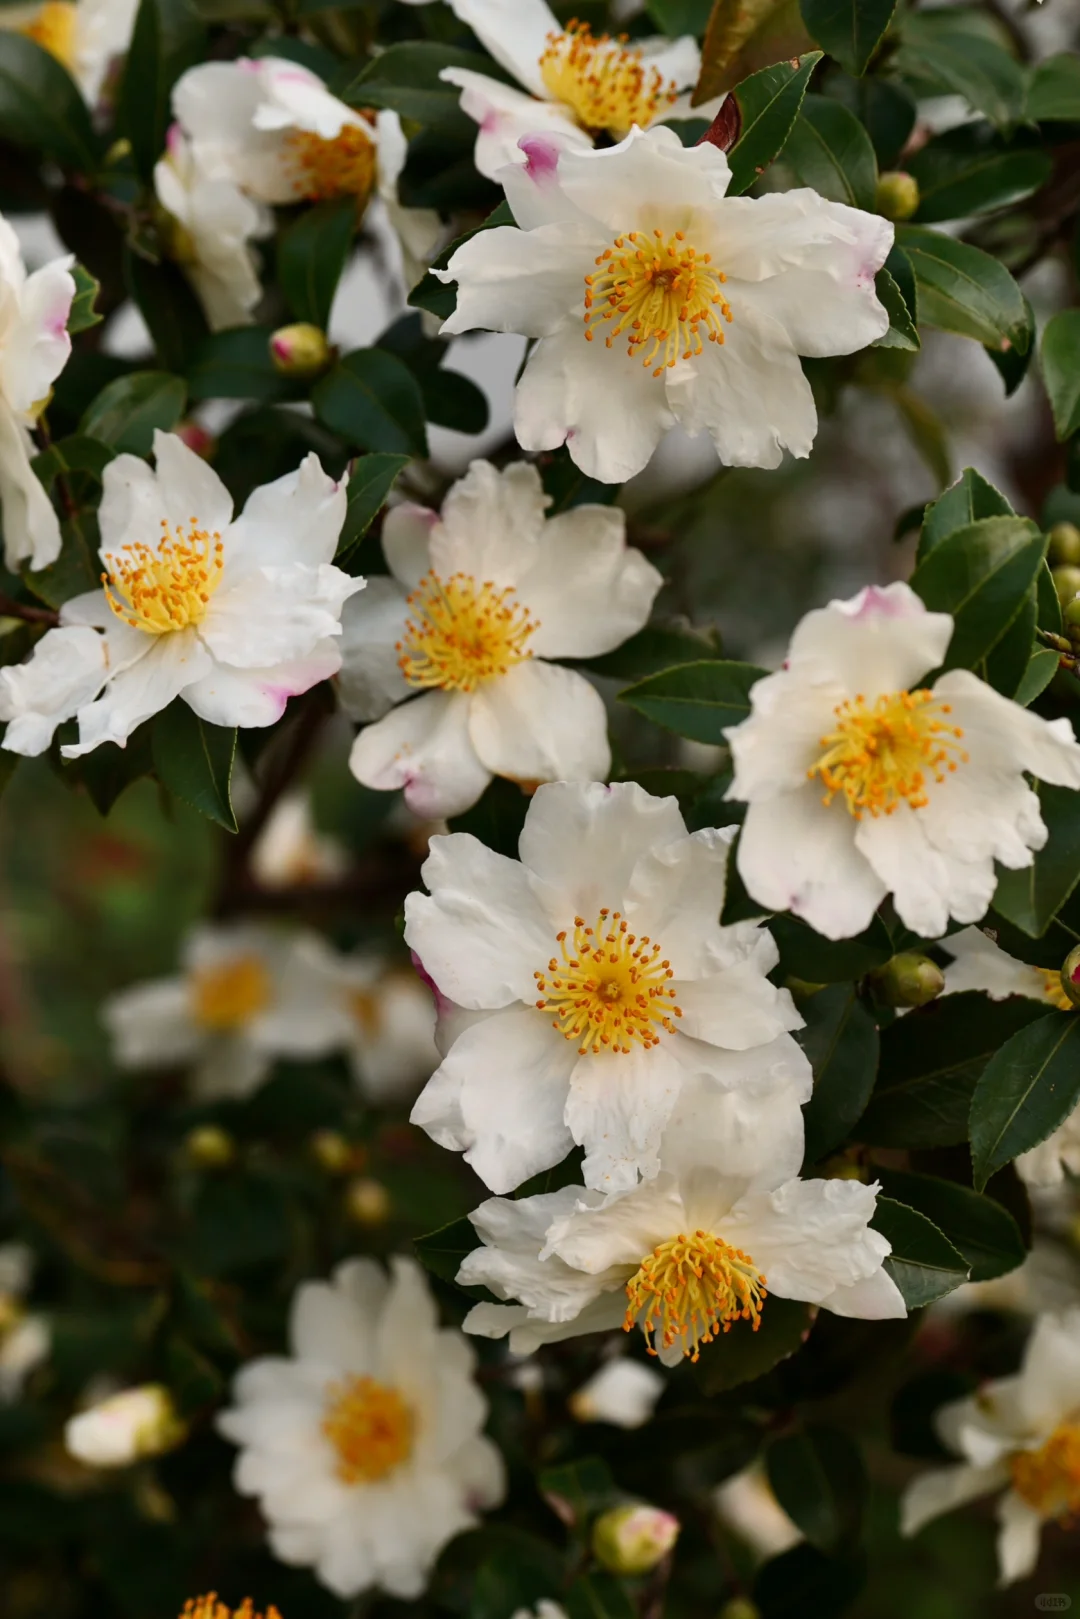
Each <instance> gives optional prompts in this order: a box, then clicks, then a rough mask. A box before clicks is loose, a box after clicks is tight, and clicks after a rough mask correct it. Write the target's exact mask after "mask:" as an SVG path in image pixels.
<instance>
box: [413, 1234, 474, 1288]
mask: <svg viewBox="0 0 1080 1619" xmlns="http://www.w3.org/2000/svg"><path fill="white" fill-rule="evenodd" d="M479 1246H480V1238H479V1237H478V1236H477V1234H476V1227H475V1226H474V1225H473V1223H472V1221H471V1220H470V1219H469V1218H468V1217H467V1216H466V1215H464V1214H463V1215H462V1216H461V1218H460V1219H459V1220H450V1221H448V1222H447V1224H446V1225H444V1226H440V1227H439V1229H438V1230H437V1231H429V1232H428V1233H427V1235H426V1236H424V1237H417V1238H416V1240H415V1241H414V1243H413V1251H414V1252H415V1254H416V1257H417V1259H418V1260H419V1261H420V1263H421V1265H423V1267H424V1269H425V1270H429V1271H430V1272H431V1274H432V1275H433V1276H438V1277H441V1279H442V1280H443V1281H444V1282H453V1283H454V1285H455V1286H456V1287H460V1283H459V1282H458V1280H457V1273H458V1271H459V1270H460V1269H461V1262H462V1260H463V1259H464V1258H465V1255H466V1254H471V1253H472V1251H473V1249H474V1248H479ZM461 1291H462V1292H463V1293H469V1294H470V1295H472V1296H473V1297H476V1298H485V1299H486V1298H488V1297H489V1294H488V1291H487V1289H486V1288H484V1287H479V1288H474V1287H465V1288H461Z"/></svg>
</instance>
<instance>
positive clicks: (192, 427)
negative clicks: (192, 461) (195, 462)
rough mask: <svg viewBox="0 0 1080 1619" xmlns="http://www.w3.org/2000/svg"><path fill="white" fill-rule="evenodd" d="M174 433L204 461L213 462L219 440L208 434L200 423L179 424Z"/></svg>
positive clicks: (186, 422)
mask: <svg viewBox="0 0 1080 1619" xmlns="http://www.w3.org/2000/svg"><path fill="white" fill-rule="evenodd" d="M173 432H174V433H175V434H176V436H177V438H178V439H179V440H180V442H181V443H182V444H186V445H187V447H188V449H189V450H191V451H192V452H193V453H194V454H195V455H197V456H199V458H200V459H201V460H203V461H209V460H211V459H212V457H213V456H214V454H215V452H216V450H217V439H216V438H215V437H214V435H213V433H208V432H207V431H206V428H205V427H200V426H199V423H198V422H193V421H183V422H178V423H177V425H176V426H175V427H174V428H173Z"/></svg>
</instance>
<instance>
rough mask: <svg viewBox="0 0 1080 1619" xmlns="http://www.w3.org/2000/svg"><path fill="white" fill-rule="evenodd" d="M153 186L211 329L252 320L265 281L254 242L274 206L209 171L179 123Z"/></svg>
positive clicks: (175, 252)
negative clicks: (194, 151) (204, 170)
mask: <svg viewBox="0 0 1080 1619" xmlns="http://www.w3.org/2000/svg"><path fill="white" fill-rule="evenodd" d="M154 191H155V193H156V195H157V200H158V202H159V203H160V204H161V206H162V208H163V209H164V210H165V216H166V217H165V219H164V222H163V235H164V238H165V242H166V245H167V247H168V251H169V252H170V254H171V256H172V257H173V258H174V259H175V260H176V262H177V263H178V264H179V265H180V266H181V268H182V269H183V271H184V274H185V275H186V276H187V278H188V280H189V281H190V282H191V285H192V286H193V288H194V289H195V293H196V295H197V297H198V299H199V302H200V303H201V304H202V306H203V311H204V313H205V315H206V319H207V322H208V324H209V326H210V329H211V331H214V332H219V331H224V330H225V329H226V327H229V326H247V325H250V323H251V320H252V310H253V309H254V308H255V305H256V304H257V303H258V302H259V299H260V298H261V297H262V286H261V284H260V282H259V268H258V261H257V259H256V257H255V254H254V253H253V252H252V250H251V247H250V246H249V243H250V242H251V240H252V238H254V237H257V236H266V235H268V234H269V232H270V231H271V230H272V228H273V221H272V219H271V218H270V216H269V210H268V209H266V208H265V207H264V206H260V205H259V204H258V203H256V202H253V201H252V200H251V198H250V197H246V196H245V195H244V193H243V192H242V191H241V190H240V189H239V187H238V186H236V185H234V184H233V182H232V181H231V180H226V179H221V178H211V177H210V176H209V175H207V174H204V173H203V171H202V170H201V169H200V167H199V165H198V164H197V163H196V161H195V157H194V154H193V152H192V149H191V143H190V141H188V140H187V138H186V137H185V135H184V132H183V130H182V129H181V128H180V126H179V124H173V126H172V128H171V129H170V130H169V134H168V140H167V145H166V152H165V156H164V157H163V158H162V159H161V160H160V162H158V163H156V164H155V166H154Z"/></svg>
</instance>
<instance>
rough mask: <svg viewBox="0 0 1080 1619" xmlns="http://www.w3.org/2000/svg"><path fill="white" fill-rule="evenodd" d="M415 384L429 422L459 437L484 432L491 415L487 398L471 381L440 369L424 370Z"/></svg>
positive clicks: (462, 375)
mask: <svg viewBox="0 0 1080 1619" xmlns="http://www.w3.org/2000/svg"><path fill="white" fill-rule="evenodd" d="M418 381H419V383H420V392H421V394H422V395H423V399H424V412H425V414H426V416H427V419H428V421H429V422H433V423H434V424H435V426H436V427H452V428H453V429H454V430H455V431H456V432H458V433H482V432H483V431H484V429H485V427H486V426H487V424H488V417H489V415H490V412H489V409H488V401H487V394H486V393H485V392H484V390H483V388H479V387H477V385H476V383H475V382H474V381H473V380H472V378H471V377H467V376H465V375H464V373H463V372H461V371H453V370H450V369H449V368H448V367H446V366H441V365H440V366H428V367H426V368H425V369H424V370H422V371H421V372H420V374H419V377H418Z"/></svg>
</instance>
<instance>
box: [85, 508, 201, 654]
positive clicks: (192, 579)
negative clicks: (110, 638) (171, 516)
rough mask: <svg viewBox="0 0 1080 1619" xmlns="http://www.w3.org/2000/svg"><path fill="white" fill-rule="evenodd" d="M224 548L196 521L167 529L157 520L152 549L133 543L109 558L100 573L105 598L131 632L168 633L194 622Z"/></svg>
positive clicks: (166, 525)
mask: <svg viewBox="0 0 1080 1619" xmlns="http://www.w3.org/2000/svg"><path fill="white" fill-rule="evenodd" d="M224 550H225V547H224V544H223V542H222V539H221V535H220V534H219V533H218V532H217V530H216V529H215V530H214V532H213V533H212V534H210V533H208V532H207V530H206V529H204V528H199V526H198V519H197V518H195V517H191V518H189V519H188V527H187V529H185V528H184V526H183V524H182V523H178V524H176V526H175V527H172V526H170V525H169V524H168V523H167V522H166V521H165V519H164V518H162V519H161V537H160V538H159V540H158V543H157V545H156V546H155V547H152V546H149V545H144V544H143V543H142V541H137V542H136V543H134V544H132V545H126V546H125V547H124V549H123V550H122V551H117V552H114V553H112V554H111V555H110V557H109V566H108V571H107V572H106V573H103V574H102V575H101V582H102V584H103V585H104V586H105V598H106V600H107V601H108V603H109V606H110V607H111V608H112V610H113V612H114V613H115V614H116V616H117V618H122V619H123V620H124V622H125V623H127V624H130V625H131V627H132V629H135V630H145V632H146V633H147V635H168V634H170V633H171V632H172V631H173V630H186V629H188V628H189V627H190V626H191V625H192V624H198V623H199V621H200V620H201V619H202V618H203V616H204V615H205V613H206V609H207V606H208V605H209V602H210V598H211V596H212V595H213V594H214V591H215V590H216V589H217V587H218V585H219V584H220V583H221V575H222V570H223V568H224V565H225V563H224Z"/></svg>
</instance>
